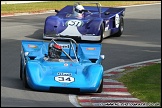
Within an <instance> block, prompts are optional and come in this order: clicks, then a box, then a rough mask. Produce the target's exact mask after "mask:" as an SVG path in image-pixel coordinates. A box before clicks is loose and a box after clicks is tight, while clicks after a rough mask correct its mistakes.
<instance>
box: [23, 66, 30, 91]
mask: <svg viewBox="0 0 162 108" xmlns="http://www.w3.org/2000/svg"><path fill="white" fill-rule="evenodd" d="M23 85H24V87H25V88H29V85H28V82H27V77H26V69H25V68H24V74H23Z"/></svg>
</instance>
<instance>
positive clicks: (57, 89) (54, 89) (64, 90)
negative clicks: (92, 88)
mask: <svg viewBox="0 0 162 108" xmlns="http://www.w3.org/2000/svg"><path fill="white" fill-rule="evenodd" d="M50 91H51V92H62V93H79V92H80V89H79V88H66V87H50Z"/></svg>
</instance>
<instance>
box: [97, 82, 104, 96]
mask: <svg viewBox="0 0 162 108" xmlns="http://www.w3.org/2000/svg"><path fill="white" fill-rule="evenodd" d="M102 89H103V79H102V81H101V84H100V87H99V89H98V90H97V93H101V92H102Z"/></svg>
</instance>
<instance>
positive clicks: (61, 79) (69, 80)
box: [55, 76, 74, 83]
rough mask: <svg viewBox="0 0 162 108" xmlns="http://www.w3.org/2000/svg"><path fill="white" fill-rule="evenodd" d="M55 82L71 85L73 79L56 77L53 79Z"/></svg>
mask: <svg viewBox="0 0 162 108" xmlns="http://www.w3.org/2000/svg"><path fill="white" fill-rule="evenodd" d="M55 80H56V81H57V82H64V83H71V82H74V78H73V77H71V76H57V77H55Z"/></svg>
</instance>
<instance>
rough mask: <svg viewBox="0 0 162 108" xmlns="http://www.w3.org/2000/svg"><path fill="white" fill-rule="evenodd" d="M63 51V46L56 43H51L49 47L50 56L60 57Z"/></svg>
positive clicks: (53, 57)
mask: <svg viewBox="0 0 162 108" xmlns="http://www.w3.org/2000/svg"><path fill="white" fill-rule="evenodd" d="M61 53H62V47H61V46H60V45H58V44H56V43H50V45H49V49H48V55H49V58H52V59H60V56H61Z"/></svg>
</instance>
